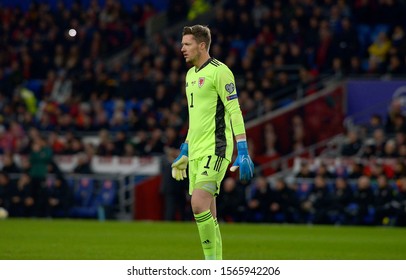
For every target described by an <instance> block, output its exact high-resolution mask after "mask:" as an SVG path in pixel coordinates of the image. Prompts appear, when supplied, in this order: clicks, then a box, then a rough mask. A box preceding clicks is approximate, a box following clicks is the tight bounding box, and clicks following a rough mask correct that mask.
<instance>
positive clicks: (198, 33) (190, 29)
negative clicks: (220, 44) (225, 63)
mask: <svg viewBox="0 0 406 280" xmlns="http://www.w3.org/2000/svg"><path fill="white" fill-rule="evenodd" d="M189 34H190V35H193V36H194V37H195V39H196V41H197V43H201V42H204V43H205V44H206V49H207V51H209V49H210V44H211V32H210V29H209V28H208V27H207V26H203V25H200V24H197V25H193V26H185V27H184V28H183V33H182V36H184V35H189Z"/></svg>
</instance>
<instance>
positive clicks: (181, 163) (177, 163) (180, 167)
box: [172, 143, 189, 181]
mask: <svg viewBox="0 0 406 280" xmlns="http://www.w3.org/2000/svg"><path fill="white" fill-rule="evenodd" d="M188 153H189V145H188V143H183V144H182V145H181V146H180V153H179V155H178V157H177V158H176V159H175V160H174V161H173V163H172V177H173V178H174V179H175V180H176V181H180V180H183V179H185V178H186V177H187V176H186V168H187V165H188V162H189V159H188Z"/></svg>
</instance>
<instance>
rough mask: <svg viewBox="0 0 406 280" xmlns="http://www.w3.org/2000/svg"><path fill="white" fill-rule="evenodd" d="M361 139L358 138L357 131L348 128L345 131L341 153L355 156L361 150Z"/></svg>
mask: <svg viewBox="0 0 406 280" xmlns="http://www.w3.org/2000/svg"><path fill="white" fill-rule="evenodd" d="M361 148H362V140H361V139H360V138H359V136H358V133H357V132H356V131H354V130H349V131H348V132H347V133H346V139H345V142H344V145H343V146H342V148H341V155H343V156H355V155H356V154H358V152H360V151H361Z"/></svg>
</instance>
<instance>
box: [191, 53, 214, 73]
mask: <svg viewBox="0 0 406 280" xmlns="http://www.w3.org/2000/svg"><path fill="white" fill-rule="evenodd" d="M213 59H214V58H212V57H209V59H208V60H207V61H206V62H205V63H203V64H202V66H200V67H199V68H196V67H195V73H197V72H199V71H200V70H202V69H203V68H204V67H206V66H207V64H209V63H210V61H212V60H213Z"/></svg>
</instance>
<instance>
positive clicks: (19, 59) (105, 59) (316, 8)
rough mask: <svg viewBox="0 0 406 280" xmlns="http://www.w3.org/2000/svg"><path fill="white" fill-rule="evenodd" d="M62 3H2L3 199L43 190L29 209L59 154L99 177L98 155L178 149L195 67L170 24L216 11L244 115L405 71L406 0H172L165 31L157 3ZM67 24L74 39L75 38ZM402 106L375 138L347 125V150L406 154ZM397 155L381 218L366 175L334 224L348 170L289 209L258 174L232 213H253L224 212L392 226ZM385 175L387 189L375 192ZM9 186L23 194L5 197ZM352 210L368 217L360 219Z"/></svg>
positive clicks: (215, 51)
mask: <svg viewBox="0 0 406 280" xmlns="http://www.w3.org/2000/svg"><path fill="white" fill-rule="evenodd" d="M58 3H59V4H58V6H57V7H56V8H55V9H51V7H50V6H49V5H47V4H46V3H45V2H39V3H36V2H32V4H31V5H30V6H29V8H28V9H27V10H22V9H19V8H10V7H2V6H0V22H1V25H0V46H1V47H0V152H1V153H2V154H3V156H4V166H3V168H2V172H1V176H0V178H1V182H0V206H1V205H4V204H5V203H6V195H5V193H8V194H10V193H13V192H15V193H19V196H21V197H22V198H24V199H26V197H32V198H33V199H32V201H31V202H30V203H28V204H30V205H32V204H33V203H37V202H38V200H41V199H42V200H43V198H44V197H45V196H47V195H49V194H40V191H39V190H40V187H39V186H40V185H41V184H43V182H44V179H45V177H46V173H47V172H49V168H53V169H52V170H53V172H56V171H55V169H56V168H57V167H56V166H55V164H52V163H53V161H52V157H53V155H61V154H69V155H77V154H80V155H82V158H83V162H82V163H81V164H80V165H79V166H78V168H77V169H76V170H75V172H76V173H91V172H92V170H91V168H90V165H89V159H90V158H91V157H92V156H94V155H100V156H149V155H164V154H166V155H167V156H168V157H172V156H173V154H174V153H176V151H177V149H178V147H179V145H180V142H181V141H183V139H184V137H185V132H186V129H187V122H186V120H187V107H186V102H185V99H184V98H183V93H184V87H183V84H184V77H185V73H186V71H187V65H185V62H184V59H183V58H182V56H181V53H180V33H181V29H179V30H176V32H175V33H173V32H170V27H171V26H174V25H176V24H179V23H180V24H184V25H188V24H191V23H192V22H193V20H194V19H196V17H197V16H199V15H201V14H204V13H205V12H210V13H212V15H213V16H212V17H211V19H210V21H209V22H207V25H208V26H209V27H210V28H211V30H212V37H213V44H212V46H211V50H210V52H211V55H212V56H214V57H216V58H217V59H219V60H221V61H223V62H225V63H226V64H227V65H228V66H229V67H230V68H231V69H232V71H233V72H234V74H235V77H236V82H237V87H238V90H239V99H240V104H241V108H242V110H243V113H244V116H245V119H246V120H247V121H248V120H251V119H254V118H257V117H259V116H260V115H262V114H264V113H266V112H270V111H272V110H275V109H277V108H280V107H282V106H285V105H287V104H289V103H290V102H294V101H295V100H297V99H298V98H301V97H304V96H306V95H310V94H312V93H314V92H315V91H316V90H318V89H320V87H322V85H320V84H319V83H318V81H320V80H322V79H323V78H325V77H333V78H335V79H342V78H346V77H377V76H378V77H381V76H388V77H397V76H401V75H402V74H403V73H405V70H406V34H405V28H406V18H405V17H404V16H403V15H404V14H405V13H406V3H405V1H400V0H398V1H396V0H356V1H345V0H290V1H281V0H274V1H261V0H255V1H247V0H238V1H231V0H228V1H214V0H213V1H200V0H195V1H177V0H170V1H169V4H168V9H167V10H166V11H164V12H165V13H166V15H167V19H168V28H167V30H162V31H161V32H158V33H156V34H152V35H150V34H149V33H148V32H147V23H148V20H151V19H153V18H154V16H155V15H157V14H158V9H157V7H154V6H153V5H152V4H151V3H148V2H145V4H137V5H134V6H133V8H132V9H125V8H124V7H123V6H122V5H121V4H120V1H111V0H107V1H105V4H104V5H99V3H98V1H90V4H89V5H88V6H87V7H85V6H83V5H81V2H80V1H72V5H70V6H69V7H68V6H66V5H65V4H64V2H63V1H60V2H58ZM181 26H183V25H181ZM69 29H75V30H76V31H77V34H76V35H75V36H71V35H69V33H68V31H69ZM123 51H127V56H125V59H124V60H118V59H113V58H114V57H115V55H119V54H122V52H123ZM393 110H394V111H393V112H392V111H390V112H388V113H389V114H390V116H391V117H390V118H389V121H390V123H389V124H387V125H386V124H383V123H382V119H380V118H382V116H376V118H374V119H373V120H371V124H370V125H369V124H368V128H367V132H365V131H366V130H363V129H362V128H361V130H359V131H353V130H351V131H348V135H347V139H346V142H345V145H344V148H343V150H342V151H341V153H342V155H343V156H360V157H361V158H362V157H374V156H375V157H385V158H395V159H399V158H400V159H401V158H405V155H406V141H405V133H406V129H405V127H406V125H405V116H404V115H403V113H402V112H399V111H396V110H397V109H396V108H393ZM392 116H393V117H392ZM299 121H300V120H299ZM385 125H386V126H385ZM292 126H293V124H292ZM273 133H275V134H277V132H273ZM367 133H368V134H367ZM85 136H95V137H96V138H97V143H94V142H93V143H92V142H85V141H84V140H83V139H84V137H85ZM371 143H372V144H371ZM274 148H275V147H274ZM15 154H21V155H26V156H27V160H26V161H24V162H22V163H21V164H20V165H19V166H17V165H16V163H15V162H13V155H15ZM399 162H400V163H399V166H401V167H399V168H400V169H401V171H399V170H397V169H396V172H395V171H394V172H393V174H394V173H397V172H400V173H402V174H403V175H402V176H403V177H401V176H400V177H399V178H397V177H394V176H395V175H393V176H392V177H390V176H388V174H386V173H384V175H386V176H385V179H386V181H388V180H394V179H399V182H400V183H399V188H394V187H393V184H391V185H390V186H391V191H390V193H392V194H393V197H392V198H391V199H392V200H393V201H396V202H397V203H398V204H396V203H395V204H396V205H397V206H396V207H397V208H396V209H397V212H396V211H395V212H393V211H394V210H393V209H394V208H393V209H392V208H391V209H392V210H393V211H392V212H391V213H390V214H385V216H384V217H381V216H379V215H381V214H382V213H381V212H379V211H380V210H379V209H380V208H379V207H381V206H382V205H381V203H382V201H381V200H382V199H381V200H380V199H379V194H380V193H381V187H380V186H381V185H385V184H384V183H382V182H381V181H382V180H383V179H379V180H378V178H381V177H380V175H382V174H374V175H371V174H368V173H363V174H362V175H365V176H367V178H364V177H363V176H361V177H360V179H359V181H361V182H357V183H356V184H353V185H351V187H349V188H348V189H352V190H354V191H355V193H354V194H352V195H349V196H348V197H346V198H345V199H346V201H347V202H348V201H350V202H352V203H353V204H354V203H358V208H357V207H356V206H354V205H352V204H351V205H350V206H351V207H352V208H351V207H350V208H351V209H350V210H348V211H350V213H347V212H345V213H341V212H340V211H341V210H342V209H341V208H340V209H341V210H340V211H339V210H337V209H336V208H335V209H334V211H335V212H334V213H338V212H340V215H341V214H342V215H344V216H345V218H343V216H342V215H341V216H340V215H336V216H335V218H331V217H329V219H327V217H326V215H327V214H328V213H330V212H329V211H330V210H331V209H326V208H325V207H330V206H331V205H333V204H334V205H335V203H331V200H336V199H337V198H333V197H334V195H335V192H334V191H331V192H329V195H327V194H324V191H327V189H331V186H332V185H335V184H343V183H342V182H341V181H340V180H339V179H337V182H336V181H334V183H332V182H331V180H336V179H335V177H342V176H339V175H336V176H332V177H328V180H327V181H328V182H327V181H326V178H324V179H323V178H320V176H316V175H312V176H313V177H315V178H317V179H316V180H315V181H316V182H317V183H316V185H317V186H315V187H314V188H310V189H311V190H310V193H307V194H308V196H307V195H306V197H305V198H303V199H304V200H303V201H298V200H295V199H292V200H291V198H288V199H287V201H284V202H278V203H279V206H277V204H278V203H276V202H275V201H272V199H276V198H277V197H280V199H281V200H286V198H287V196H289V195H290V194H287V196H286V195H285V194H283V195H282V194H281V195H276V194H272V195H268V194H264V190H265V189H266V191H265V193H268V192H270V191H274V190H273V189H276V190H275V191H277V190H278V189H282V190H289V192H291V191H293V192H295V190H293V189H292V188H291V187H292V186H291V187H289V188H285V187H283V186H281V185H284V184H286V182H279V181H278V183H277V184H275V186H274V187H272V188H270V186H269V185H266V184H268V183H265V181H264V178H263V177H261V176H259V177H258V178H256V179H255V180H254V181H253V182H252V185H249V186H246V188H247V191H246V192H245V191H243V192H242V194H243V197H244V199H243V200H242V201H245V203H243V207H240V206H238V207H234V206H233V207H231V209H232V210H233V211H234V210H238V209H244V211H245V214H244V215H243V216H241V213H240V212H239V214H238V215H240V216H238V217H237V218H236V217H234V215H235V213H234V214H232V215H231V214H230V215H231V216H233V217H230V216H229V214H224V219H225V220H229V219H232V220H242V219H244V220H250V221H274V220H275V219H276V218H275V217H276V215H273V214H272V213H274V212H275V213H276V212H278V211H282V210H280V209H282V208H284V207H285V206H283V207H282V204H284V203H288V202H289V201H290V202H291V203H293V204H292V205H288V209H289V210H288V211H289V213H284V214H283V215H280V216H279V219H282V218H281V217H284V219H286V220H285V221H290V222H303V221H312V222H319V221H321V220H322V221H323V222H326V221H327V220H328V222H329V223H336V222H340V221H343V220H345V223H367V222H365V221H366V220H365V219H367V220H368V219H369V220H368V221H372V220H373V221H374V222H373V223H378V224H382V221H383V218H391V217H394V216H396V215H398V216H399V217H403V218H401V219H399V220H402V219H404V215H405V213H406V208H405V207H406V200H405V193H406V187H405V184H406V183H405V182H404V181H405V180H406V179H405V177H404V176H405V166H404V162H402V161H399ZM50 166H51V167H50ZM396 166H398V165H396ZM397 168H398V167H397ZM20 172H23V173H24V174H25V176H21V177H20V179H19V181H20V180H26V181H28V182H30V181H31V183H30V184H32V187H31V189H33V190H34V191H33V193H31V191H29V189H30V188H28V189H27V190H24V191H23V188H22V187H20V183H15V184H14V183H13V184H12V187H9V186H8V184H11V183H10V181H9V180H7V177H8V174H10V173H20ZM61 177H63V174H61ZM299 177H300V176H299ZM361 178H362V179H361ZM353 179H355V178H353ZM374 179H377V180H378V181H379V184H378V185H379V187H376V188H373V187H372V185H373V184H372V183H371V180H374ZM233 180H234V182H233ZM344 181H345V180H344ZM365 182H368V183H365ZM21 184H22V183H21ZM236 184H237V185H238V184H241V182H235V179H233V178H228V179H227V180H226V182H225V183H224V186H223V187H224V192H223V197H224V198H223V199H220V202H219V203H225V202H224V201H226V200H227V195H228V191H227V189H230V192H231V190H233V189H235V188H232V187H231V186H230V185H236ZM345 184H347V185H348V186H350V183H349V182H347V181H345ZM365 184H367V185H370V186H371V188H368V190H370V191H371V195H368V198H367V200H368V201H369V202H368V203H367V205H368V206H367V207H366V208H365V207H364V205H363V204H362V203H364V202H359V201H358V199H360V200H362V199H361V198H360V197H361V196H363V195H361V194H359V192H358V189H360V188H361V189H364V188H362V187H360V186H359V185H365ZM264 185H266V186H265V187H264ZM320 185H323V186H325V187H319V186H320ZM401 186H403V187H401ZM7 188H8V189H11V188H14V189H15V190H14V191H11V190H10V191H7V192H6V189H7ZM236 189H239V188H236ZM240 189H241V188H240ZM332 189H334V190H336V188H332ZM337 191H338V188H337ZM340 191H341V190H340ZM286 192H288V191H286ZM240 195H241V194H239V196H240ZM256 196H258V198H255V197H256ZM9 198H10V195H8V196H7V199H8V200H9V201H10V199H9ZM254 198H255V199H254ZM24 199H23V200H24ZM329 199H330V200H329ZM388 199H389V198H388ZM11 200H13V199H12V198H11ZM392 200H391V203H392ZM47 201H48V202H47ZM49 201H51V200H49V199H45V202H44V203H45V204H49V203H50V202H49ZM247 201H248V202H247ZM264 201H265V202H264ZM295 201H296V202H295ZM8 203H9V202H8ZM239 203H242V202H241V201H240V202H239ZM264 203H265V204H264ZM385 203H386V202H385ZM361 204H362V205H361ZM392 204H393V203H392ZM392 204H391V205H392ZM399 205H400V206H399ZM392 206H393V205H392ZM392 206H391V207H392ZM331 207H333V206H331ZM334 207H336V206H334ZM402 207H403V208H402ZM372 208H373V209H375V212H373V211H372V210H369V209H372ZM44 209H45V208H44ZM220 209H222V208H221V207H220ZM227 209H228V208H227ZM258 209H261V210H258ZM278 209H279V210H278ZM293 209H294V210H293ZM365 209H367V210H368V211H371V212H368V211H367V212H365V211H366V210H365ZM223 211H228V210H225V208H224V209H223ZM238 211H239V210H238ZM246 211H248V212H246ZM331 211H333V210H331ZM337 211H338V212H337ZM346 211H347V210H346ZM351 211H352V212H351ZM402 211H403V212H402ZM372 212H373V213H378V214H376V215H375V214H374V217H375V218H373V219H372V218H370V217H369V216H367V215H366V214H365V213H367V214H368V215H369V214H371V213H372ZM220 213H221V212H220ZM224 213H226V212H224ZM247 213H248V214H247ZM354 213H361V214H362V215H363V217H366V218H365V219H364V218H359V217H358V218H357V219H355V218H354V217H356V214H354ZM393 213H395V214H393ZM361 214H359V215H361ZM42 215H46V214H42ZM351 215H352V216H351ZM354 215H355V216H354ZM371 215H372V214H371ZM382 215H383V214H382ZM402 215H403V216H402ZM321 216H322V217H321ZM338 216H339V217H338ZM349 217H350V218H349ZM351 217H352V218H351ZM340 219H342V220H340ZM378 220H379V221H378ZM280 221H282V220H280ZM385 221H387V220H385ZM343 223H344V222H343ZM371 223H372V222H371Z"/></svg>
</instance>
